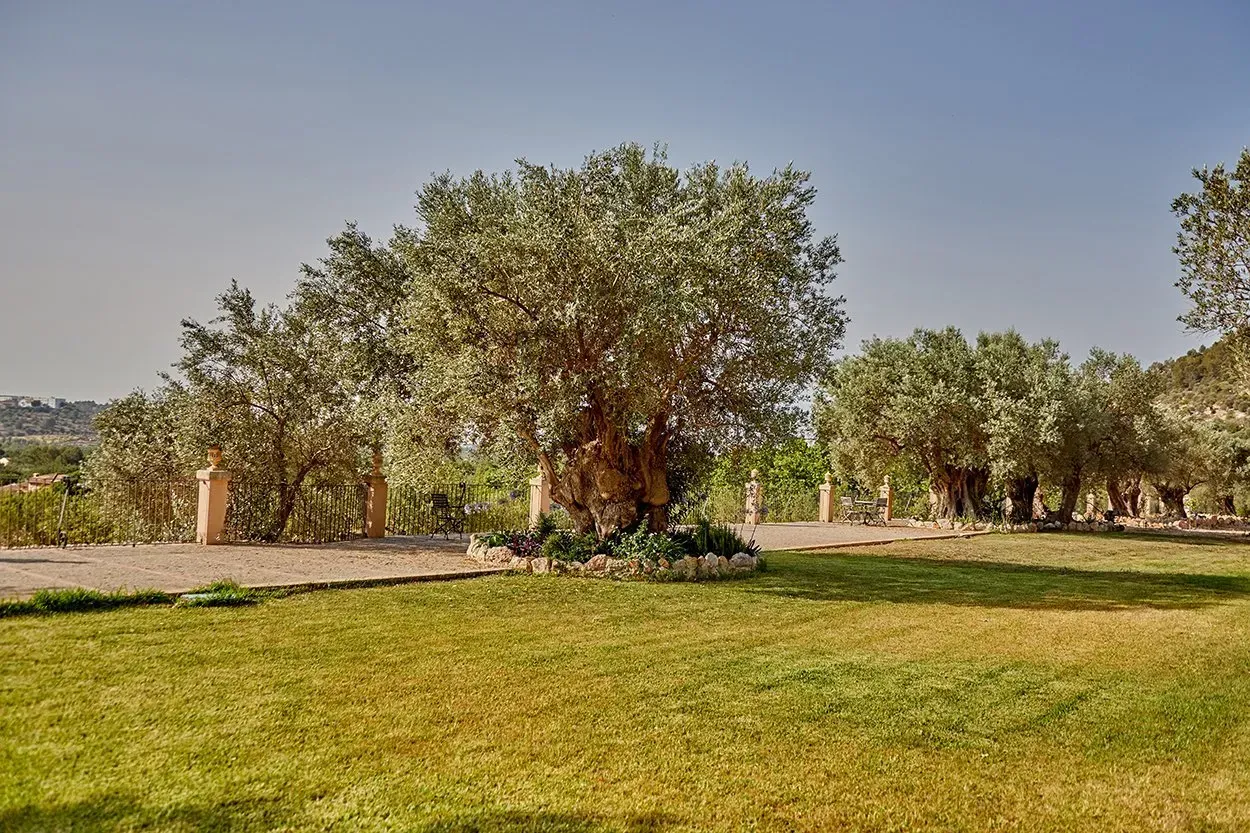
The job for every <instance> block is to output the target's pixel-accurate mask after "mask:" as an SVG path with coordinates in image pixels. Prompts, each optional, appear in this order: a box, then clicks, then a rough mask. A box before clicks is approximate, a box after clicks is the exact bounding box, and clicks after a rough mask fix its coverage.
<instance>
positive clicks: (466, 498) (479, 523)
mask: <svg viewBox="0 0 1250 833" xmlns="http://www.w3.org/2000/svg"><path fill="white" fill-rule="evenodd" d="M528 524H529V496H528V494H527V493H526V492H525V491H524V490H523V489H520V488H507V487H499V486H491V485H488V484H481V483H442V484H436V485H431V486H407V485H398V484H397V485H393V486H391V487H390V493H389V495H388V497H387V502H386V529H387V532H388V533H390V534H392V535H432V534H435V533H445V534H452V533H456V534H459V533H471V532H490V531H492V530H502V529H521V528H523V527H525V526H527V525H528Z"/></svg>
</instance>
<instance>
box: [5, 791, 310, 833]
mask: <svg viewBox="0 0 1250 833" xmlns="http://www.w3.org/2000/svg"><path fill="white" fill-rule="evenodd" d="M291 821H292V817H291V815H290V812H289V809H288V808H287V807H286V806H284V804H283V803H282V802H281V801H280V800H279V799H233V800H230V801H223V802H220V803H216V804H196V805H189V804H181V805H175V806H169V807H153V806H150V805H145V804H143V803H142V802H140V801H139V800H138V799H136V798H135V797H134V796H132V795H124V794H111V795H97V796H93V797H91V798H88V799H85V800H83V801H75V802H67V803H62V804H28V805H26V806H24V807H15V808H12V809H9V810H2V811H0V830H3V831H6V833H9V831H12V833H19V831H20V832H21V833H25V831H31V833H34V831H40V833H46V831H62V830H66V831H68V830H72V831H86V832H87V833H94V831H101V833H103V831H113V830H118V829H122V828H125V829H131V828H134V829H149V828H150V829H159V830H179V831H181V830H186V831H201V830H265V829H269V828H273V827H280V826H282V825H283V824H286V823H290V822H291Z"/></svg>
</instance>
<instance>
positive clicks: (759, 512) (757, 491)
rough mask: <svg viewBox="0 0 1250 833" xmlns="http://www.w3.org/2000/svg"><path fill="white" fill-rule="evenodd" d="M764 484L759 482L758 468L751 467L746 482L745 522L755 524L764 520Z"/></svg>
mask: <svg viewBox="0 0 1250 833" xmlns="http://www.w3.org/2000/svg"><path fill="white" fill-rule="evenodd" d="M763 510H764V484H762V483H760V470H759V469H751V481H750V482H749V483H747V500H746V519H745V520H746V523H749V524H751V525H752V526H755V525H757V524H759V523H760V522H761V521H762V520H764V511H763Z"/></svg>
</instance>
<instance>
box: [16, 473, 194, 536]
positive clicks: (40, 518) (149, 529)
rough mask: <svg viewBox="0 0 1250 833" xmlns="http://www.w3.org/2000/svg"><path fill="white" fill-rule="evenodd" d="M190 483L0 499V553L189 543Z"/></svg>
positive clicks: (108, 485)
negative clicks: (5, 549)
mask: <svg viewBox="0 0 1250 833" xmlns="http://www.w3.org/2000/svg"><path fill="white" fill-rule="evenodd" d="M197 501H198V485H197V483H196V482H195V481H194V480H165V481H162V480H123V481H106V482H99V483H93V484H91V486H90V487H89V488H88V487H84V486H81V485H79V484H77V483H75V482H73V481H72V480H70V481H62V482H58V483H55V484H53V485H51V486H45V487H42V488H38V489H32V490H28V491H7V492H4V493H0V547H46V546H73V545H79V544H136V543H173V542H184V541H194V540H195V515H196V504H197Z"/></svg>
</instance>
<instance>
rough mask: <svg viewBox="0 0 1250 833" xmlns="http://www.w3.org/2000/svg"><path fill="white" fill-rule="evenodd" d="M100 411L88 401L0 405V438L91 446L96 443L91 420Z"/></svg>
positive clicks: (99, 406) (99, 405) (95, 404)
mask: <svg viewBox="0 0 1250 833" xmlns="http://www.w3.org/2000/svg"><path fill="white" fill-rule="evenodd" d="M102 410H104V406H103V405H101V404H99V403H98V402H92V401H90V400H86V401H82V402H66V403H65V404H63V405H61V406H60V407H59V408H50V407H48V406H46V405H38V406H35V407H28V408H22V407H20V406H18V404H17V403H16V402H0V437H17V438H22V439H29V440H39V441H43V442H56V443H67V444H71V445H91V444H93V443H94V442H95V441H96V434H95V429H94V428H93V427H92V426H91V419H92V417H94V416H95V415H96V414H98V413H99V412H100V411H102Z"/></svg>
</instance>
